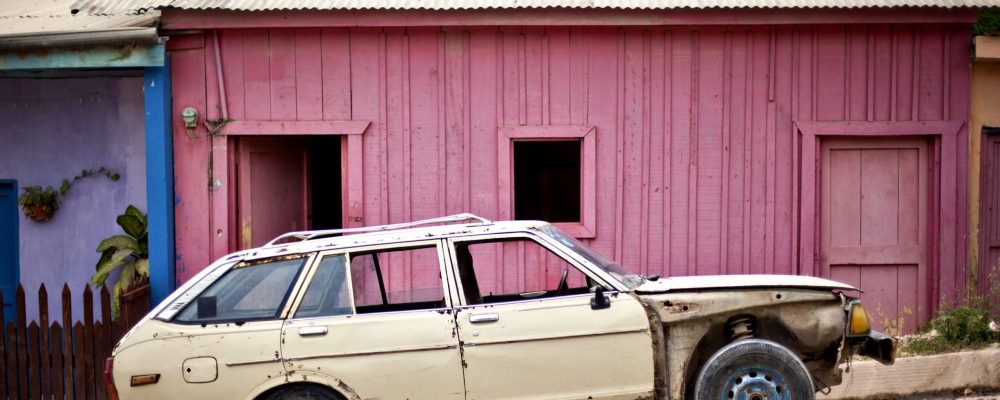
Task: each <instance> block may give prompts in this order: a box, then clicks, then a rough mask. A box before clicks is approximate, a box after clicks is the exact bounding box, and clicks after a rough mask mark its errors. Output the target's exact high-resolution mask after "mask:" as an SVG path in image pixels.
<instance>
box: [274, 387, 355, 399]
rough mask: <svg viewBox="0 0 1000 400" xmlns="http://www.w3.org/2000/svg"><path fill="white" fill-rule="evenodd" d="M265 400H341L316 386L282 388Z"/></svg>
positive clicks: (330, 392) (327, 390) (332, 393)
mask: <svg viewBox="0 0 1000 400" xmlns="http://www.w3.org/2000/svg"><path fill="white" fill-rule="evenodd" d="M264 400H341V398H340V396H338V395H337V394H336V393H334V392H333V391H331V390H329V389H326V388H323V387H320V386H316V385H296V386H290V387H286V388H281V389H278V390H276V391H274V393H271V394H270V395H268V396H267V397H265V398H264Z"/></svg>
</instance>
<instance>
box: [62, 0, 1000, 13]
mask: <svg viewBox="0 0 1000 400" xmlns="http://www.w3.org/2000/svg"><path fill="white" fill-rule="evenodd" d="M988 6H1000V0H78V1H77V2H76V4H74V5H73V8H74V9H76V10H79V11H80V12H81V13H87V14H95V15H101V14H107V13H141V12H144V11H145V10H152V9H158V8H163V7H173V8H179V9H194V10H207V9H217V10H239V11H271V10H358V9H397V10H408V9H409V10H418V9H419V10H455V9H489V8H496V9H514V8H548V7H561V8H611V9H673V8H861V7H948V8H952V7H988Z"/></svg>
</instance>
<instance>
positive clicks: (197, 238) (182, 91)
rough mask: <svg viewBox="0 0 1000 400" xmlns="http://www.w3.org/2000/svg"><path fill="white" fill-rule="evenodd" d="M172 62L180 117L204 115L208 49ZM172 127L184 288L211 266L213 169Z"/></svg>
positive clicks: (195, 144) (199, 144) (202, 142)
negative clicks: (187, 110)
mask: <svg viewBox="0 0 1000 400" xmlns="http://www.w3.org/2000/svg"><path fill="white" fill-rule="evenodd" d="M170 61H171V71H172V74H173V88H174V104H175V105H177V107H176V108H177V109H176V110H175V111H176V112H178V113H179V112H180V108H183V107H194V108H195V109H197V110H205V108H206V95H205V90H206V87H205V82H206V77H205V69H206V66H205V65H204V61H205V56H204V49H203V48H199V49H191V50H180V51H172V52H171V57H170ZM181 105H183V106H181ZM173 121H174V126H173V135H174V140H173V145H174V190H175V198H174V225H175V234H176V246H177V263H176V268H177V271H176V272H177V274H176V276H177V280H178V281H179V282H184V281H186V280H188V279H190V278H191V277H193V276H194V275H195V274H197V273H198V271H200V270H201V269H202V268H204V267H205V266H207V265H208V264H209V262H210V259H211V253H210V246H209V243H210V242H211V236H210V233H209V232H210V231H211V227H210V226H211V225H209V223H210V218H209V207H210V202H209V195H208V190H207V188H208V182H207V179H206V175H207V173H206V171H207V169H208V166H209V163H208V147H207V146H208V144H207V140H206V139H203V138H202V139H198V138H191V137H189V136H188V134H187V130H186V129H185V128H184V125H183V122H182V121H181V120H180V119H179V118H174V119H173ZM193 134H194V135H198V136H201V135H205V134H206V131H205V130H204V128H198V129H195V130H194V131H193ZM189 266H190V268H188V267H189ZM66 322H67V321H63V323H64V325H63V328H64V329H65V330H66V332H67V333H72V331H73V328H72V325H66ZM66 354H70V353H66Z"/></svg>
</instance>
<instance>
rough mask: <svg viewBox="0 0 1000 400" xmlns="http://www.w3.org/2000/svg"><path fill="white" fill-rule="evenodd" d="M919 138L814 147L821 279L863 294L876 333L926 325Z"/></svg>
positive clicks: (924, 171)
mask: <svg viewBox="0 0 1000 400" xmlns="http://www.w3.org/2000/svg"><path fill="white" fill-rule="evenodd" d="M927 147H928V146H927V141H926V139H923V138H905V137H904V138H898V137H894V138H831V139H824V141H823V143H822V172H821V173H822V182H823V183H822V184H823V188H822V198H821V201H822V204H821V208H822V223H821V224H822V231H821V241H822V250H821V258H820V260H821V263H822V270H821V273H822V274H824V275H825V276H827V277H830V278H832V279H834V280H838V281H841V282H845V283H849V284H852V285H855V286H856V287H858V288H860V289H861V290H864V293H863V294H862V295H861V299H862V301H863V302H864V303H865V308H866V309H867V310H868V312H869V314H871V315H872V319H873V321H872V322H873V326H874V327H875V328H876V329H880V330H884V331H887V332H890V333H901V332H912V331H913V330H914V329H915V328H916V326H917V324H918V323H920V322H923V321H926V320H927V312H928V307H927V304H928V302H927V300H928V298H927V293H928V291H927V269H928V257H927V254H928V246H927V232H928V225H927V224H928V222H927V219H928V212H927V210H928V205H927V199H928V193H927V192H928V169H929V164H928V156H927Z"/></svg>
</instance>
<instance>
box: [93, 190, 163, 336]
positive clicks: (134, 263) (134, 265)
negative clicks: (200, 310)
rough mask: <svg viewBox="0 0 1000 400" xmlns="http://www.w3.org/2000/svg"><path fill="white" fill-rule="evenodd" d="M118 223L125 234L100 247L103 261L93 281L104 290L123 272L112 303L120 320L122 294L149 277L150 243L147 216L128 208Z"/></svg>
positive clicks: (103, 241)
mask: <svg viewBox="0 0 1000 400" xmlns="http://www.w3.org/2000/svg"><path fill="white" fill-rule="evenodd" d="M116 222H118V226H120V227H121V228H122V231H123V232H124V233H125V234H124V235H114V236H111V237H108V238H106V239H104V240H102V241H101V244H99V245H98V246H97V252H98V253H101V258H100V260H98V261H97V265H96V266H95V268H96V270H97V271H96V272H95V273H94V276H93V277H91V278H90V283H91V284H93V285H94V286H96V287H100V286H101V285H103V284H104V281H106V280H107V279H108V275H110V274H111V272H113V271H114V270H116V269H118V268H121V273H120V274H119V275H118V281H117V282H115V285H114V287H113V288H112V301H111V315H112V317H113V318H115V319H118V316H119V310H120V307H121V306H120V304H121V300H120V299H121V297H122V294H124V293H125V292H126V291H127V290H129V289H130V287H131V286H132V285H133V283H134V282H135V281H136V279H137V278H140V277H144V278H148V277H149V243H148V240H147V229H148V223H147V220H146V215H145V214H143V213H142V212H141V211H139V209H138V208H135V206H132V205H130V206H128V207H127V208H126V209H125V213H124V214H122V215H119V216H118V218H117V219H116Z"/></svg>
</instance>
